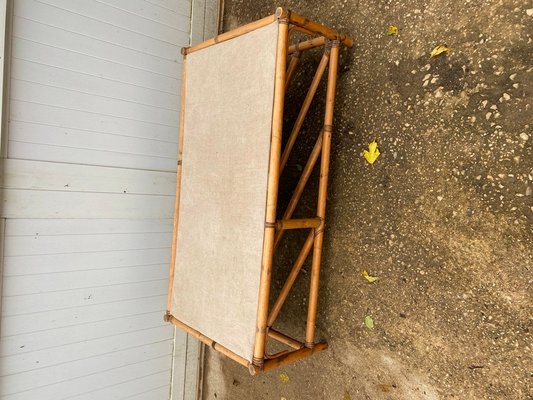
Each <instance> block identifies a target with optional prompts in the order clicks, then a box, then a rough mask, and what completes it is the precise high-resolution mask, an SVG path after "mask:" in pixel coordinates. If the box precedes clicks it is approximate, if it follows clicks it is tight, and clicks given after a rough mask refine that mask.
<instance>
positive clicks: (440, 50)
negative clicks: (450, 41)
mask: <svg viewBox="0 0 533 400" xmlns="http://www.w3.org/2000/svg"><path fill="white" fill-rule="evenodd" d="M450 51H452V49H450V48H449V47H448V46H446V45H445V44H439V45H438V46H437V47H435V48H434V49H433V51H432V52H431V56H430V58H431V57H436V56H438V55H439V54H443V53H445V54H446V55H448V54H450Z"/></svg>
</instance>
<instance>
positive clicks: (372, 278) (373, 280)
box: [361, 271, 379, 283]
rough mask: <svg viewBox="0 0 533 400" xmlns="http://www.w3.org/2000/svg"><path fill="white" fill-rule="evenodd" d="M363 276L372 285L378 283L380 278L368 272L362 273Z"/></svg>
mask: <svg viewBox="0 0 533 400" xmlns="http://www.w3.org/2000/svg"><path fill="white" fill-rule="evenodd" d="M361 276H362V277H363V278H365V279H366V280H367V281H368V282H370V283H372V282H375V281H377V280H378V279H379V278H378V277H377V276H372V275H370V274H369V273H368V272H367V271H363V272H361Z"/></svg>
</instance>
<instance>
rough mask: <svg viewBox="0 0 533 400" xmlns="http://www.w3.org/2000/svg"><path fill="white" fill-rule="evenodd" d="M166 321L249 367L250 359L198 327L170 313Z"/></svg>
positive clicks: (166, 316)
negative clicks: (233, 350)
mask: <svg viewBox="0 0 533 400" xmlns="http://www.w3.org/2000/svg"><path fill="white" fill-rule="evenodd" d="M165 321H168V322H170V323H171V324H173V325H175V326H177V327H178V328H180V329H181V330H183V331H185V332H187V333H188V334H189V335H191V336H192V337H195V338H196V339H198V340H199V341H200V342H202V343H204V344H206V345H207V346H209V347H211V348H213V349H215V350H217V351H219V352H221V353H222V354H224V355H226V356H228V357H229V358H231V359H232V360H234V361H237V362H238V363H239V364H241V365H244V366H245V367H249V366H250V363H249V362H248V360H246V359H244V358H242V357H241V356H238V355H237V354H235V353H234V352H232V351H231V350H228V349H227V348H225V347H224V346H222V345H221V344H220V343H217V342H215V341H214V340H212V339H210V338H208V337H207V336H205V335H203V334H202V333H201V332H198V331H197V330H196V329H194V328H191V327H190V326H189V325H187V324H184V323H183V322H181V321H180V320H179V319H177V318H174V317H173V316H172V315H168V314H167V315H165Z"/></svg>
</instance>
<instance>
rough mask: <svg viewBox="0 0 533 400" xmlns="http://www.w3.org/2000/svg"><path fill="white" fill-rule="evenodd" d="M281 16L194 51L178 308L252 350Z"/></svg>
mask: <svg viewBox="0 0 533 400" xmlns="http://www.w3.org/2000/svg"><path fill="white" fill-rule="evenodd" d="M277 35H278V23H277V22H274V23H272V24H270V25H267V26H265V27H263V28H260V29H257V30H255V31H252V32H250V33H247V34H245V35H242V36H239V37H236V38H234V39H231V40H228V41H226V42H222V43H219V44H216V45H214V46H210V47H207V48H205V49H202V50H199V51H196V52H193V53H191V54H188V55H187V67H186V71H187V73H186V94H185V103H184V104H185V120H184V123H185V124H184V142H183V161H182V180H181V196H180V202H181V204H180V210H179V225H178V240H177V253H176V264H175V272H174V276H175V278H174V282H173V292H172V307H171V310H170V311H171V313H172V315H173V316H174V317H175V318H177V319H179V320H181V321H182V322H184V323H186V324H187V325H189V326H191V327H192V328H194V329H196V330H198V331H200V332H201V333H203V334H204V335H206V336H207V337H209V338H211V339H212V340H214V341H216V342H217V343H220V344H221V345H223V346H224V347H226V348H228V349H229V350H231V351H233V352H234V353H236V354H238V355H240V356H241V357H244V358H245V359H247V360H250V361H251V359H252V353H253V345H254V338H255V326H256V317H257V305H258V296H259V279H260V273H261V258H262V245H263V236H264V226H265V210H266V191H267V175H268V163H269V152H270V138H271V128H272V110H273V97H274V76H275V63H276V46H277Z"/></svg>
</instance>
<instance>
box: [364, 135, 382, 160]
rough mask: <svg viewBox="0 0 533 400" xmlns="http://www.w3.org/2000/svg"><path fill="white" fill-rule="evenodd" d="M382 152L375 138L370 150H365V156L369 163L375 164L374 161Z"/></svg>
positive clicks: (369, 146)
mask: <svg viewBox="0 0 533 400" xmlns="http://www.w3.org/2000/svg"><path fill="white" fill-rule="evenodd" d="M380 154H381V153H380V152H379V149H378V142H376V141H375V140H373V141H372V142H370V144H369V145H368V150H364V151H363V156H364V157H365V158H366V161H368V163H369V164H374V162H375V161H376V160H377V159H378V157H379V155H380Z"/></svg>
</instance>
